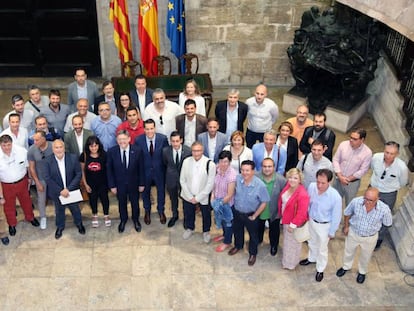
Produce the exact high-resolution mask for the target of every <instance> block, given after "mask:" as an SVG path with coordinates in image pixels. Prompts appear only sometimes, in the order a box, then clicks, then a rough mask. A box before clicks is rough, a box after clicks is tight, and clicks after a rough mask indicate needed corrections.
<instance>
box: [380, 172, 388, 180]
mask: <svg viewBox="0 0 414 311" xmlns="http://www.w3.org/2000/svg"><path fill="white" fill-rule="evenodd" d="M386 173H387V171H386V170H384V171H383V172H382V175H381V179H384V178H385V174H386Z"/></svg>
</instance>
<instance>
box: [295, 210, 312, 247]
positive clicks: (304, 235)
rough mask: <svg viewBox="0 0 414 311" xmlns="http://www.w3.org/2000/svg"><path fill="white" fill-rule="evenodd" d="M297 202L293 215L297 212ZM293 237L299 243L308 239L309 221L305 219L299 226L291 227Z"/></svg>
mask: <svg viewBox="0 0 414 311" xmlns="http://www.w3.org/2000/svg"><path fill="white" fill-rule="evenodd" d="M297 209H298V204H295V216H296V214H297ZM293 237H294V238H295V240H296V241H297V242H299V243H302V242H305V241H307V240H309V239H310V232H309V223H308V221H305V222H304V223H303V224H302V225H301V226H299V227H296V228H295V229H293Z"/></svg>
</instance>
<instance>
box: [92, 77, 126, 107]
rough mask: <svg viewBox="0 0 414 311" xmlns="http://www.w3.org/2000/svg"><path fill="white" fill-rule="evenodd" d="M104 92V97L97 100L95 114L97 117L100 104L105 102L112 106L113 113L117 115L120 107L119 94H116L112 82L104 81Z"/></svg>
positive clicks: (101, 96) (100, 96)
mask: <svg viewBox="0 0 414 311" xmlns="http://www.w3.org/2000/svg"><path fill="white" fill-rule="evenodd" d="M102 92H103V94H102V95H99V96H98V97H96V98H95V101H94V105H93V112H94V113H95V114H96V115H97V114H98V106H99V104H100V103H102V102H105V103H108V104H109V106H111V113H112V114H116V108H117V107H118V106H119V105H120V103H119V94H118V93H116V92H115V88H114V86H113V84H112V82H111V81H104V82H103V83H102Z"/></svg>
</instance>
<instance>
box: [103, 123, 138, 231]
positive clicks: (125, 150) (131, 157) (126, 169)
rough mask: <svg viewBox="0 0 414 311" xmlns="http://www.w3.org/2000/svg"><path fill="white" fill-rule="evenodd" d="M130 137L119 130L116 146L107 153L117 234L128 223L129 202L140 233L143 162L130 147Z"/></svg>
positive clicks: (131, 146) (136, 227) (125, 131)
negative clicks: (116, 218)
mask: <svg viewBox="0 0 414 311" xmlns="http://www.w3.org/2000/svg"><path fill="white" fill-rule="evenodd" d="M130 140H131V137H130V136H129V132H128V131H127V130H120V131H119V132H118V134H117V137H116V141H117V144H118V145H117V146H113V147H112V148H110V149H109V150H108V153H107V163H106V165H107V175H108V186H109V188H110V189H111V192H112V193H113V194H115V195H116V197H117V198H118V208H119V216H120V218H121V222H120V224H119V226H118V232H119V233H122V232H124V230H125V224H126V222H127V221H128V210H127V203H128V199H129V201H130V202H131V209H132V220H133V222H134V227H135V230H136V231H137V232H140V231H141V223H140V222H139V203H138V199H139V193H138V191H139V192H142V191H144V161H143V157H142V151H141V150H140V149H139V148H137V147H136V146H134V145H130Z"/></svg>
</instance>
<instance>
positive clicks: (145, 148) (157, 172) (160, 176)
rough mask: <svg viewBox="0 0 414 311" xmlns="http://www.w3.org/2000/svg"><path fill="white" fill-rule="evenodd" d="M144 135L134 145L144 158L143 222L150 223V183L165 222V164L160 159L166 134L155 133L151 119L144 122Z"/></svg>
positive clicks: (166, 140)
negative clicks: (153, 185)
mask: <svg viewBox="0 0 414 311" xmlns="http://www.w3.org/2000/svg"><path fill="white" fill-rule="evenodd" d="M144 132H145V135H141V136H138V137H137V138H136V140H135V145H136V146H138V148H140V149H141V150H142V154H143V158H144V163H145V166H144V175H145V189H144V192H143V194H142V200H143V201H144V209H145V217H144V222H145V224H147V225H149V224H150V223H151V199H150V193H151V185H152V184H155V187H156V188H157V210H158V214H159V215H160V222H161V223H162V224H165V223H166V222H167V218H166V217H165V214H164V209H165V206H164V205H165V166H164V163H163V161H162V150H163V149H164V147H167V146H168V139H167V136H165V135H163V134H160V133H157V134H155V121H154V120H153V119H148V120H145V122H144Z"/></svg>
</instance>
